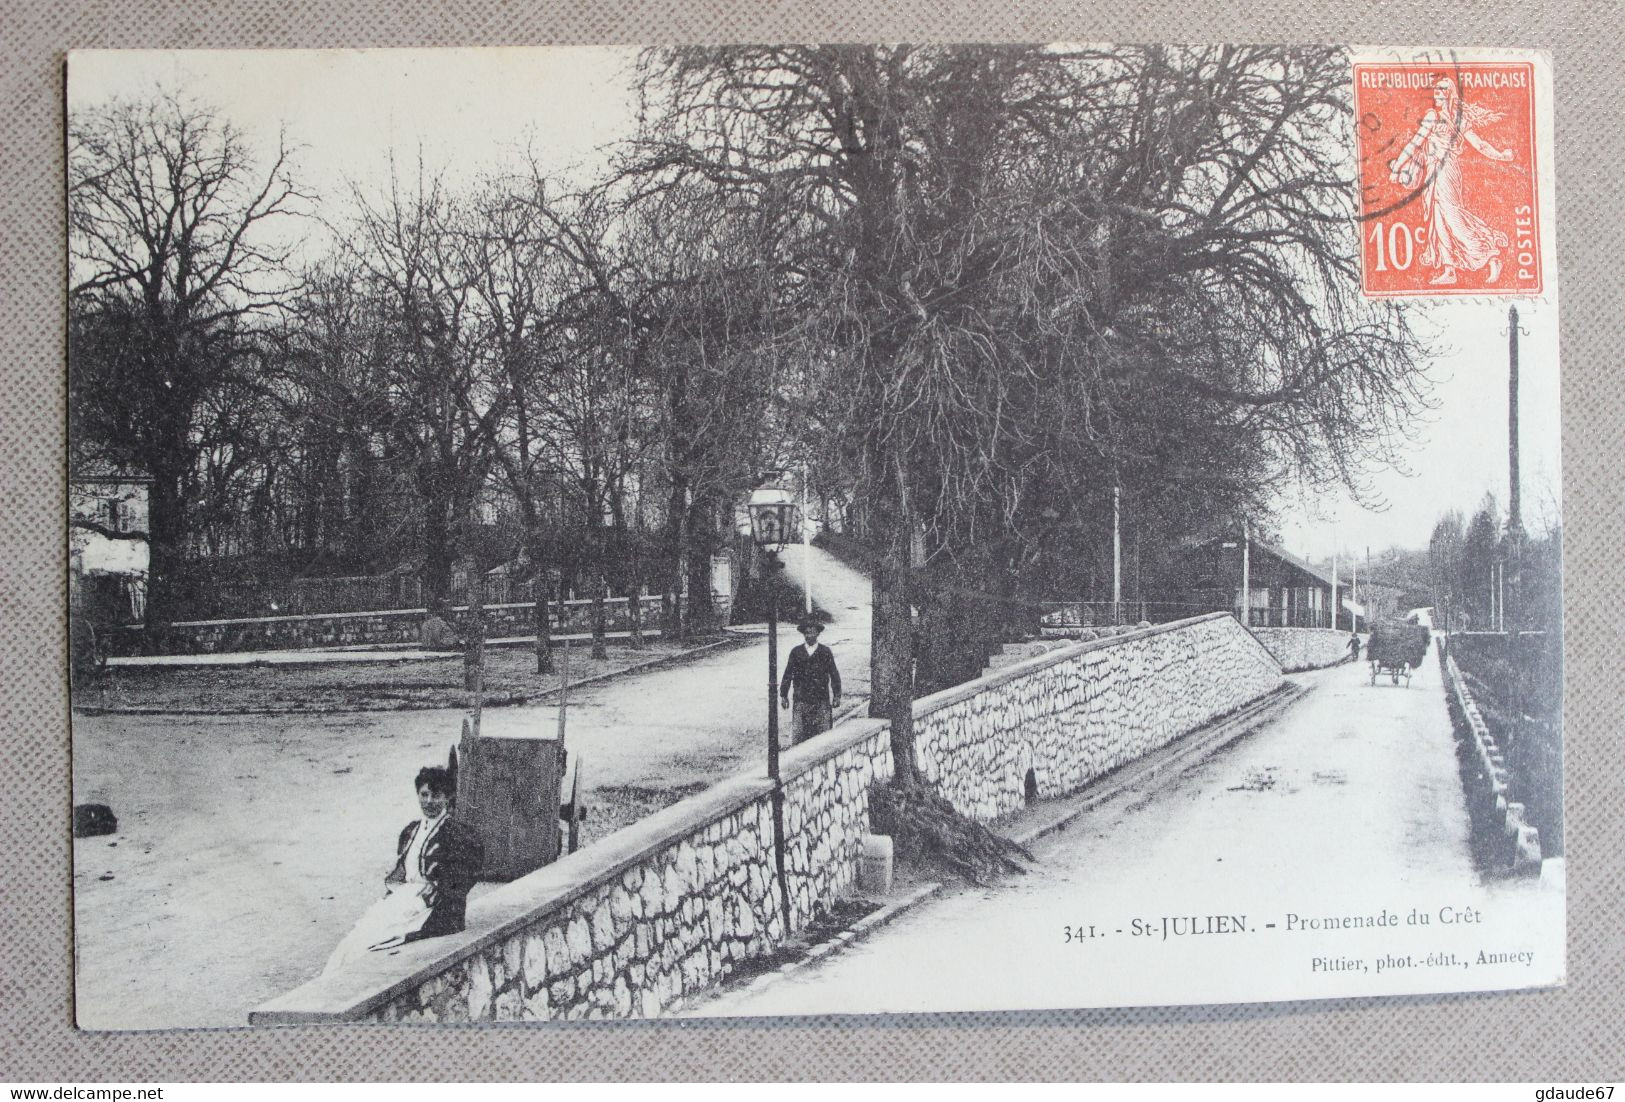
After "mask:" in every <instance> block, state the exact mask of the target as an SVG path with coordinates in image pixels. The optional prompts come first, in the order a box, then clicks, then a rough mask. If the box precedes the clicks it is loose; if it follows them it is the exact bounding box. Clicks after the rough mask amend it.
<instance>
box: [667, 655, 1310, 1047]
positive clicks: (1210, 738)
mask: <svg viewBox="0 0 1625 1102" xmlns="http://www.w3.org/2000/svg"><path fill="white" fill-rule="evenodd" d="M1308 692H1309V690H1308V689H1307V688H1305V687H1304V686H1302V685H1300V684H1297V683H1295V682H1291V681H1287V682H1283V684H1282V685H1281V687H1280V688H1278V689H1276V690H1274V691H1273V692H1270V693H1268V694H1266V695H1265V696H1263V697H1261V698H1260V699H1258V700H1255V701H1253V702H1252V703H1251V704H1246V705H1243V706H1242V707H1241V708H1239V709H1237V710H1236V711H1234V712H1232V713H1231V714H1230V715H1228V716H1223V717H1221V718H1219V719H1217V720H1215V721H1213V722H1212V723H1209V724H1208V725H1207V726H1205V727H1199V728H1197V729H1196V730H1195V731H1192V732H1191V733H1190V734H1188V735H1185V736H1184V737H1182V738H1179V739H1176V740H1175V741H1174V742H1172V743H1170V744H1169V745H1167V746H1164V747H1163V748H1162V749H1160V750H1156V751H1153V752H1152V753H1150V754H1147V755H1146V756H1145V757H1143V758H1141V759H1139V760H1138V761H1135V762H1131V763H1129V764H1128V765H1125V766H1123V767H1122V768H1120V769H1117V770H1115V771H1114V772H1112V773H1109V774H1107V775H1106V776H1104V777H1100V778H1098V779H1097V780H1095V781H1093V782H1091V783H1090V784H1088V785H1086V786H1085V787H1084V788H1083V789H1081V790H1080V791H1078V792H1075V793H1073V794H1072V795H1071V796H1061V797H1057V798H1056V799H1054V800H1050V801H1046V804H1047V805H1048V806H1050V807H1052V808H1057V809H1058V812H1059V813H1051V814H1048V815H1045V814H1042V813H1041V812H1040V814H1039V815H1038V816H1036V818H1037V821H1036V822H1031V821H1030V822H1028V823H1025V824H1018V825H1017V829H1015V830H1014V831H1012V832H1011V834H1010V835H1009V837H1010V839H1011V840H1012V841H1014V842H1016V843H1017V844H1019V845H1022V846H1030V845H1031V844H1032V843H1033V842H1036V841H1037V840H1038V839H1040V838H1043V837H1045V836H1046V835H1049V834H1053V833H1055V832H1056V831H1058V830H1062V829H1064V828H1065V827H1067V826H1069V825H1071V824H1072V823H1073V822H1075V821H1076V820H1077V819H1078V818H1079V817H1081V816H1082V815H1084V814H1085V813H1087V812H1088V811H1090V810H1091V809H1093V808H1095V807H1097V806H1099V805H1100V804H1102V803H1104V802H1105V801H1107V800H1109V799H1111V798H1113V797H1115V796H1117V795H1119V794H1120V793H1122V792H1124V791H1126V790H1127V789H1129V788H1132V787H1133V786H1135V785H1138V784H1141V783H1144V782H1146V781H1156V780H1159V779H1160V780H1161V781H1162V782H1166V781H1168V780H1171V779H1173V778H1174V777H1177V776H1179V775H1180V774H1181V773H1183V772H1185V770H1187V769H1189V768H1190V767H1191V766H1193V765H1195V764H1197V763H1198V762H1200V761H1203V760H1205V759H1206V758H1208V757H1210V756H1212V755H1213V754H1216V753H1218V752H1219V751H1220V750H1222V749H1224V748H1225V747H1226V746H1229V745H1230V744H1231V743H1233V742H1236V741H1237V740H1238V739H1241V738H1244V737H1245V736H1247V735H1249V734H1251V733H1252V732H1253V731H1256V730H1257V729H1258V728H1260V727H1262V726H1263V725H1264V724H1266V723H1268V722H1270V721H1272V720H1274V719H1275V718H1276V717H1277V716H1279V715H1280V714H1281V713H1282V712H1284V711H1286V710H1287V709H1288V708H1290V707H1291V706H1292V705H1293V704H1295V703H1297V702H1298V701H1299V700H1302V699H1303V697H1305V696H1306V695H1308ZM1043 806H1044V805H1040V808H1042V807H1043ZM1035 810H1036V809H1035ZM946 886H947V885H946V884H944V883H942V882H939V881H932V882H928V883H922V884H919V885H917V886H915V887H913V888H911V889H910V890H909V891H908V892H907V893H906V894H905V895H903V896H902V897H900V898H898V899H896V900H893V901H892V902H890V903H887V904H885V905H884V906H882V907H881V908H880V909H879V910H877V911H873V912H871V913H870V914H867V915H865V916H864V917H863V918H861V919H859V920H858V921H857V922H854V923H853V924H852V927H851V928H850V929H848V930H844V931H842V932H841V933H840V934H837V935H836V936H835V937H833V938H831V939H830V940H828V941H825V942H821V943H820V944H818V945H815V946H813V947H812V948H811V949H809V950H808V952H807V955H806V956H804V957H802V958H801V959H799V960H794V961H791V962H789V963H787V964H784V965H781V966H780V967H779V968H776V969H774V970H773V971H771V972H767V973H765V974H764V975H761V976H757V977H756V978H755V979H752V980H750V981H749V982H748V983H745V984H743V985H741V986H739V987H737V988H735V989H733V991H730V992H728V993H729V994H736V993H737V994H746V993H750V994H754V993H756V992H759V991H761V990H762V989H764V988H766V987H770V986H772V985H773V984H776V983H778V982H779V981H781V980H783V979H785V978H786V977H789V976H794V975H796V974H797V973H799V972H801V971H803V970H805V969H807V968H811V967H813V966H815V965H818V964H821V963H823V962H824V961H825V960H827V959H828V958H830V957H832V956H834V955H835V954H837V953H839V952H840V951H841V950H843V949H845V948H846V947H847V946H849V945H852V944H853V943H855V942H858V941H861V940H862V939H863V938H865V937H867V936H868V935H869V934H871V933H873V932H874V931H875V930H877V929H879V928H880V927H882V926H884V925H886V924H887V923H889V922H891V921H892V920H893V919H895V918H897V917H898V916H899V915H902V914H904V913H906V912H907V911H909V910H912V909H913V908H915V907H918V906H920V905H921V904H923V903H925V902H927V901H929V900H931V899H933V898H935V897H936V896H937V895H938V894H940V893H941V892H942V890H943V889H944V888H945V887H946ZM717 995H718V993H712V994H711V995H710V996H709V997H707V998H706V999H705V1000H704V1001H703V1002H700V1003H697V1004H692V1005H690V1006H689V1007H687V1008H685V1010H684V1011H683V1012H682V1013H684V1014H685V1015H687V1014H692V1015H694V1016H697V1017H698V1016H703V1009H704V1007H705V1006H706V1005H707V1004H709V1003H710V1002H712V1001H713V1000H714V999H715V998H716V997H717Z"/></svg>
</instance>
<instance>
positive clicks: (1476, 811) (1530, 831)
mask: <svg viewBox="0 0 1625 1102" xmlns="http://www.w3.org/2000/svg"><path fill="white" fill-rule="evenodd" d="M1439 662H1440V665H1441V666H1442V667H1443V668H1444V680H1445V689H1446V691H1447V692H1448V693H1449V694H1450V704H1451V709H1450V712H1451V719H1452V720H1453V721H1454V723H1455V726H1456V738H1457V741H1458V742H1459V743H1460V744H1461V749H1462V750H1463V754H1462V757H1463V759H1464V761H1463V763H1462V765H1463V767H1462V787H1463V789H1464V790H1465V792H1466V795H1467V815H1468V818H1469V820H1470V821H1471V823H1472V826H1473V830H1474V833H1475V834H1478V835H1479V836H1480V837H1479V840H1480V841H1482V842H1486V843H1487V845H1486V846H1485V849H1486V850H1487V851H1488V852H1489V854H1490V855H1491V856H1490V859H1491V861H1492V862H1493V864H1494V865H1495V871H1498V872H1499V871H1510V872H1513V873H1516V874H1522V875H1537V874H1538V873H1539V872H1540V862H1541V849H1540V832H1539V831H1538V830H1536V829H1535V828H1534V827H1533V826H1531V825H1530V824H1529V822H1528V820H1527V819H1526V818H1525V815H1524V807H1523V804H1521V803H1513V802H1509V801H1508V799H1507V796H1508V786H1507V767H1506V759H1505V758H1504V757H1503V756H1502V754H1501V748H1500V747H1499V746H1498V745H1496V741H1495V736H1494V735H1493V734H1491V733H1490V729H1489V726H1488V725H1487V724H1486V723H1485V722H1484V717H1483V716H1481V715H1480V714H1479V711H1478V704H1477V703H1476V702H1475V701H1474V700H1473V694H1472V692H1471V691H1470V690H1469V689H1468V688H1467V679H1466V678H1464V677H1462V675H1461V670H1460V669H1458V668H1457V667H1456V660H1455V658H1454V657H1452V656H1451V655H1450V654H1449V653H1448V650H1445V649H1441V651H1440V659H1439Z"/></svg>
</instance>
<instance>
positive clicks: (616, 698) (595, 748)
mask: <svg viewBox="0 0 1625 1102" xmlns="http://www.w3.org/2000/svg"><path fill="white" fill-rule="evenodd" d="M784 557H785V559H786V568H787V573H788V574H789V575H790V576H791V577H792V578H799V577H800V575H801V570H802V553H801V551H800V549H799V548H797V549H794V550H792V551H790V552H789V553H787V554H786V555H785V556H784ZM813 571H814V585H815V587H816V588H815V592H816V593H817V597H818V600H819V603H820V604H821V605H823V606H824V607H825V608H827V609H828V610H829V611H830V612H831V613H832V614H833V616H834V617H835V620H834V622H833V623H832V625H831V626H830V628H829V629H828V630H827V631H826V632H825V636H824V639H825V641H826V642H828V643H829V644H830V645H831V647H832V649H834V651H835V653H836V656H837V661H838V662H839V664H840V668H841V671H842V675H843V678H844V680H845V681H846V690H847V695H848V697H854V696H864V695H867V690H868V670H869V654H868V645H869V583H868V581H867V579H865V578H864V577H862V576H861V575H859V574H857V573H855V572H854V571H852V570H850V569H848V568H847V567H845V566H843V565H842V564H841V563H840V562H839V561H837V560H836V559H834V558H833V557H831V556H830V555H828V554H827V553H826V552H823V551H821V550H819V549H817V548H814V549H813ZM799 641H800V639H799V636H797V635H796V634H795V632H794V630H793V629H792V628H791V627H789V626H785V627H784V628H783V629H782V630H781V633H780V648H781V654H782V652H783V650H784V649H785V648H788V647H789V646H790V645H792V644H793V643H795V642H799ZM766 652H767V639H766V634H765V632H764V633H763V634H762V635H761V636H760V637H759V638H757V639H754V640H752V641H751V642H750V644H749V645H748V646H745V647H742V648H740V649H737V650H730V651H725V652H722V653H719V654H715V655H712V656H709V657H706V658H702V659H698V660H695V661H692V662H689V663H686V664H682V665H677V666H673V667H668V668H665V669H659V670H651V671H649V672H646V673H639V674H632V675H628V676H627V677H624V678H620V679H616V680H611V681H606V682H602V683H600V684H597V685H593V686H590V687H588V688H586V689H583V690H581V691H580V692H579V693H577V694H575V695H574V696H573V697H572V700H571V702H570V705H569V718H568V735H567V737H568V741H569V746H570V750H571V754H572V756H573V757H574V758H575V759H576V760H579V761H580V762H582V763H583V764H584V770H583V778H584V779H583V784H584V786H585V788H586V789H587V791H588V794H589V796H588V800H587V803H588V806H589V807H591V806H593V805H594V804H597V805H598V806H600V807H610V806H612V805H616V804H622V805H626V804H632V805H636V804H638V803H640V802H646V801H647V799H648V795H649V792H648V790H657V791H658V792H660V793H663V794H664V798H665V799H666V800H667V802H669V799H670V797H671V796H672V795H673V794H686V793H687V792H690V791H694V790H698V789H699V788H702V787H705V786H707V785H709V784H712V783H714V782H715V781H717V780H718V779H720V778H722V777H725V776H729V775H731V774H733V773H736V772H739V771H741V770H744V769H749V768H751V767H752V766H753V765H755V764H757V763H759V762H762V761H763V759H764V757H765V749H764V748H765V744H766V738H765V727H766V718H765V716H766V707H767V703H766V688H765V683H766V677H767V654H766ZM461 722H462V712H461V711H457V710H432V711H415V712H388V713H349V714H334V715H328V716H309V715H302V716H287V717H277V716H161V715H157V716H155V715H100V716H88V715H76V716H75V717H74V731H73V737H74V761H73V774H74V800H75V802H76V803H82V802H91V801H94V802H101V803H106V804H108V805H109V806H111V807H112V808H113V810H114V813H115V814H116V815H117V816H118V818H119V824H120V830H119V833H118V834H116V835H114V836H111V837H103V838H84V839H79V840H76V841H75V843H74V907H75V939H76V945H77V963H78V968H77V974H76V983H77V989H78V1000H77V1015H78V1021H79V1023H80V1025H82V1026H85V1027H87V1028H96V1029H126V1028H148V1029H156V1028H177V1027H191V1026H236V1025H242V1024H243V1023H244V1022H245V1021H246V1016H247V1012H248V1010H249V1009H250V1008H251V1007H253V1006H255V1005H257V1004H258V1003H260V1002H263V1001H264V1000H266V999H267V998H270V997H271V996H272V995H275V994H279V993H280V992H282V991H285V990H288V989H289V988H291V987H294V986H297V985H298V984H300V983H303V982H304V981H305V980H307V979H309V978H310V977H311V976H312V975H314V974H315V973H316V972H317V971H319V970H320V968H321V965H322V962H323V961H324V960H325V959H326V957H327V953H328V951H329V950H330V949H331V948H332V946H333V945H334V944H336V943H337V941H338V940H339V938H340V937H342V936H343V935H344V933H345V932H346V931H347V930H348V929H349V927H350V924H351V923H352V922H353V921H354V919H355V917H356V916H357V915H359V914H360V913H361V912H362V911H363V910H364V909H365V908H366V907H367V905H368V904H370V903H371V902H372V901H373V899H374V898H375V897H376V896H377V894H378V893H379V890H380V884H381V881H382V878H383V876H384V874H385V873H387V872H388V871H389V867H390V866H391V865H392V864H393V860H394V846H395V837H396V835H397V834H398V833H399V831H400V828H401V826H402V824H404V823H406V822H407V821H408V820H409V819H411V818H412V817H413V816H415V815H416V814H418V811H417V805H416V800H415V798H414V794H413V791H412V778H413V776H414V774H415V773H416V772H417V770H418V768H419V767H420V766H422V765H425V764H436V763H440V762H444V761H445V758H446V752H447V750H448V748H449V747H450V746H451V745H452V744H453V743H454V742H455V741H456V739H457V736H458V732H459V730H460V727H461ZM556 724H557V711H556V709H555V708H554V707H553V706H534V707H518V708H507V709H492V710H488V711H487V712H486V713H485V715H484V721H483V728H484V730H485V731H486V732H487V733H499V734H519V735H532V736H539V737H551V736H552V733H553V732H554V730H555V729H556ZM478 890H479V889H476V891H478Z"/></svg>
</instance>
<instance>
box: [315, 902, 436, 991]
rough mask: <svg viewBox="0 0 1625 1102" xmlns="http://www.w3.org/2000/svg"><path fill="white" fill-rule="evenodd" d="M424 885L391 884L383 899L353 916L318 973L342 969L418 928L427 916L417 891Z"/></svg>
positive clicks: (424, 905) (426, 907)
mask: <svg viewBox="0 0 1625 1102" xmlns="http://www.w3.org/2000/svg"><path fill="white" fill-rule="evenodd" d="M426 886H427V885H425V884H422V883H417V884H396V885H393V886H392V887H391V888H390V889H389V892H388V894H386V895H385V896H384V898H382V899H380V900H379V901H378V902H376V903H374V904H373V905H372V906H370V907H368V908H367V909H366V910H365V911H363V912H362V914H361V917H360V918H358V919H356V923H355V925H354V926H353V927H351V929H350V932H349V933H348V934H345V935H344V940H343V941H341V942H339V943H338V945H337V947H335V948H334V950H333V954H332V955H331V956H329V957H328V958H327V966H326V967H324V968H323V969H322V973H323V974H324V975H325V974H326V973H328V972H332V971H334V970H336V969H339V968H342V967H344V966H345V965H346V964H348V963H350V962H351V961H354V960H359V959H361V958H363V957H365V956H366V955H367V954H368V953H369V952H373V951H375V950H380V949H389V948H393V947H394V946H396V945H399V944H401V943H402V942H403V941H405V940H406V936H407V935H408V934H414V933H416V932H417V931H419V930H421V929H422V928H423V924H424V923H425V922H427V921H428V919H429V906H428V904H426V903H424V902H423V896H422V895H421V894H420V893H421V892H422V891H423V889H424V888H425V887H426Z"/></svg>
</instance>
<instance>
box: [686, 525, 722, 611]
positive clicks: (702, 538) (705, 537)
mask: <svg viewBox="0 0 1625 1102" xmlns="http://www.w3.org/2000/svg"><path fill="white" fill-rule="evenodd" d="M707 504H708V503H707V502H704V501H701V500H699V499H696V500H695V501H694V503H693V505H692V506H691V507H690V508H689V510H688V521H687V523H686V524H685V525H684V527H685V529H686V532H685V535H686V536H687V540H686V543H687V547H685V548H684V552H685V555H686V559H687V565H688V608H687V609H686V610H685V615H684V617H683V621H684V627H685V628H686V629H687V630H686V632H685V633H684V638H685V639H686V638H691V637H693V636H694V635H696V634H700V633H703V632H707V631H710V630H711V629H712V628H713V627H714V626H715V620H716V610H715V608H714V607H713V606H712V603H711V548H712V546H713V543H714V541H715V538H716V536H715V532H714V531H713V530H712V523H711V513H710V510H709V509H708V508H707V507H706V506H707Z"/></svg>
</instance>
